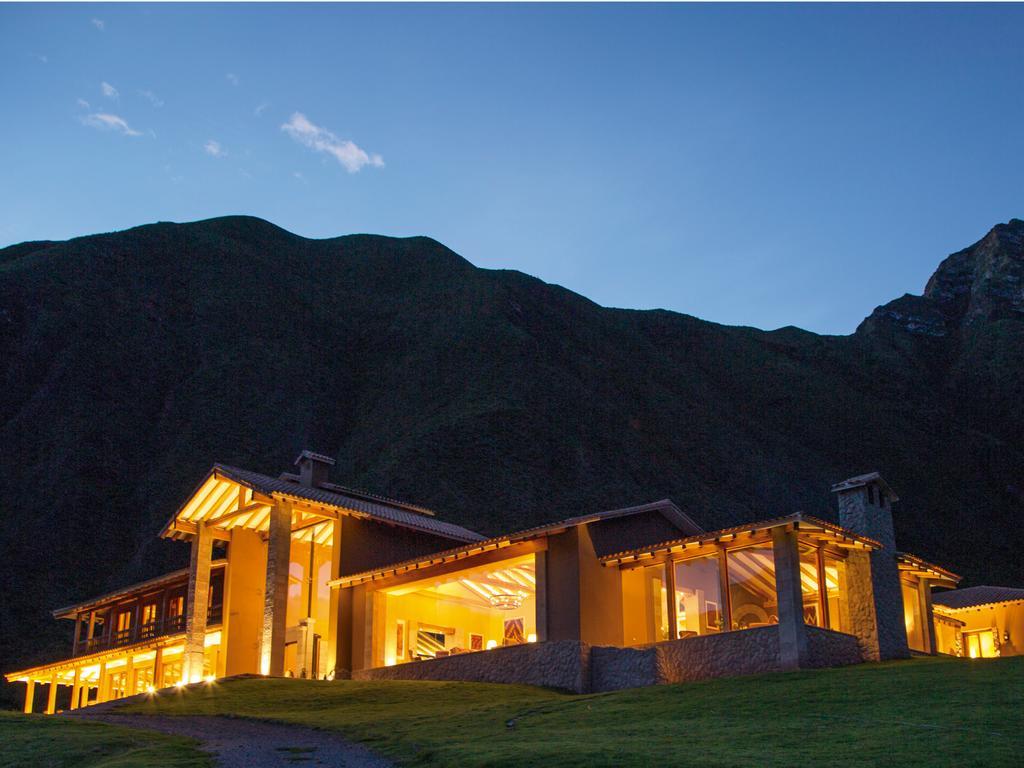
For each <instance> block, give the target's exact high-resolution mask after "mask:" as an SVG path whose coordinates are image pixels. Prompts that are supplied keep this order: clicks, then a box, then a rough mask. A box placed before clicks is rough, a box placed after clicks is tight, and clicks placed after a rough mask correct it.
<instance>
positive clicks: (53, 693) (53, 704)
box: [46, 672, 57, 715]
mask: <svg viewBox="0 0 1024 768" xmlns="http://www.w3.org/2000/svg"><path fill="white" fill-rule="evenodd" d="M56 711H57V673H56V672H54V673H53V674H52V675H50V690H49V693H48V694H47V696H46V714H48V715H52V714H53V713H54V712H56Z"/></svg>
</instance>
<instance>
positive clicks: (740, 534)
mask: <svg viewBox="0 0 1024 768" xmlns="http://www.w3.org/2000/svg"><path fill="white" fill-rule="evenodd" d="M787 526H791V527H792V528H793V529H794V530H796V531H798V532H799V533H802V534H807V535H810V536H811V537H813V538H815V539H818V540H821V541H825V542H828V543H831V544H834V545H835V546H837V547H841V548H843V549H858V550H874V549H881V546H882V545H881V543H879V542H877V541H875V540H874V539H869V538H868V537H867V536H861V535H859V534H856V533H854V532H853V531H849V530H847V529H845V528H842V527H840V526H838V525H834V524H833V523H829V522H826V521H825V520H819V519H818V518H816V517H811V516H810V515H805V514H803V513H802V512H798V513H796V514H793V515H788V516H786V517H777V518H774V519H772V520H764V521H761V522H757V523H749V524H746V525H738V526H734V527H732V528H723V529H721V530H718V531H708V532H706V533H701V534H697V535H695V536H688V537H686V538H681V539H673V540H672V541H665V542H661V543H659V544H653V545H649V546H645V547H638V548H637V549H632V550H627V551H625V552H616V553H614V554H611V555H606V556H605V557H602V558H601V563H602V565H604V566H606V567H611V566H622V565H632V564H633V563H640V562H644V561H647V560H655V559H659V558H661V557H665V556H670V555H674V554H679V553H682V552H685V551H687V550H698V549H700V548H701V547H704V546H708V545H717V544H728V543H731V542H736V541H740V540H742V539H743V538H746V537H749V536H753V535H755V534H758V533H762V532H765V531H770V530H771V529H772V528H783V527H787Z"/></svg>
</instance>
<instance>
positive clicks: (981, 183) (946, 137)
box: [0, 4, 1024, 333]
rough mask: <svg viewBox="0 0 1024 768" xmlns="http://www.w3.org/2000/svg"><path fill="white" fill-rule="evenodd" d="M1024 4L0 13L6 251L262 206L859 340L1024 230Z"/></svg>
mask: <svg viewBox="0 0 1024 768" xmlns="http://www.w3.org/2000/svg"><path fill="white" fill-rule="evenodd" d="M1022 37H1024V6H1019V5H1018V6H961V5H943V6H927V5H909V6H907V5H904V6H868V5H857V6H837V5H830V6H761V5H759V6H739V5H734V6H709V5H697V6H666V5H652V6H633V7H625V6H614V5H601V6H586V5H573V6H542V5H526V6H505V5H501V6H498V5H495V6H466V5H443V6H427V5H417V6H404V5H381V6H373V5H352V6H338V5H306V6H296V5H291V6H282V5H225V6H211V5H139V6H134V5H89V4H75V5H12V4H6V5H3V6H0V95H2V97H3V102H2V103H3V104H4V110H3V119H2V120H0V141H2V146H3V147H4V148H5V151H4V153H3V164H2V170H0V245H6V244H10V243H14V242H20V241H23V240H30V239H63V238H67V237H72V236H76V235H81V234H89V233H93V232H101V231H110V230H115V229H123V228H127V227H130V226H134V225H137V224H142V223H148V222H151V221H158V220H164V221H167V220H170V221H190V220H195V219H202V218H208V217H212V216H220V215H226V214H234V213H240V214H243V213H244V214H252V215H256V216H261V217H263V218H266V219H269V220H270V221H273V222H274V223H276V224H279V225H280V226H282V227H285V228H286V229H289V230H291V231H293V232H296V233H298V234H301V235H305V236H308V237H329V236H335V235H340V234H346V233H350V232H376V233H382V234H389V235H397V236H406V235H415V234H424V235H429V236H431V237H434V238H436V239H438V240H440V241H441V242H443V243H445V244H446V245H448V246H449V247H451V248H453V249H454V250H456V251H458V252H459V253H460V254H462V255H463V256H465V257H466V258H468V259H469V260H470V261H472V262H473V263H474V264H477V265H478V266H482V267H494V268H511V269H519V270H522V271H524V272H528V273H530V274H533V275H536V276H538V277H540V278H542V279H544V280H548V281H550V282H555V283H559V284H561V285H564V286H566V287H568V288H570V289H572V290H575V291H578V292H579V293H582V294H584V295H585V296H588V297H589V298H591V299H593V300H594V301H597V302H599V303H601V304H604V305H609V306H621V307H636V308H652V307H664V308H667V309H672V310H677V311H680V312H686V313H689V314H693V315H697V316H699V317H702V318H705V319H709V320H713V321H716V322H722V323H730V324H744V325H753V326H757V327H761V328H776V327H780V326H783V325H790V324H792V325H798V326H801V327H804V328H808V329H810V330H814V331H818V332H823V333H849V332H851V331H852V330H853V329H854V328H855V327H856V325H857V323H858V322H859V321H860V320H861V319H862V318H863V317H864V316H865V315H867V314H868V313H869V312H870V311H871V310H872V309H873V308H874V307H875V306H876V305H878V304H881V303H884V302H886V301H888V300H890V299H892V298H895V297H896V296H899V295H901V294H902V293H904V292H913V293H920V291H921V290H922V288H923V287H924V283H925V281H926V280H927V278H928V276H929V275H930V274H931V272H932V271H933V270H934V268H935V266H936V265H937V264H938V262H939V260H940V259H941V258H942V257H944V256H945V255H946V254H948V253H949V252H951V251H953V250H956V249H959V248H961V247H964V246H967V245H969V244H970V243H972V242H974V241H975V240H976V239H978V238H980V237H981V236H982V235H984V233H985V232H986V231H987V230H988V229H989V227H991V226H992V225H993V224H995V223H997V222H1000V221H1006V220H1007V219H1009V218H1011V217H1013V216H1017V217H1024V151H1022V147H1024V98H1022V97H1021V93H1022V90H1021V89H1022V82H1024V46H1022V45H1021V43H1020V41H1021V39H1022Z"/></svg>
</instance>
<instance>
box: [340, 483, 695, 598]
mask: <svg viewBox="0 0 1024 768" xmlns="http://www.w3.org/2000/svg"><path fill="white" fill-rule="evenodd" d="M655 511H656V512H660V513H662V514H663V515H665V517H666V518H667V519H669V520H671V521H672V522H673V523H675V524H676V525H677V526H678V527H679V528H680V529H681V530H698V531H700V530H703V529H702V528H701V527H700V526H699V525H697V523H695V522H694V521H693V520H692V519H691V518H690V516H689V515H687V514H686V513H685V512H683V511H682V510H680V509H679V507H677V506H676V505H675V504H674V503H673V502H672V501H670V500H669V499H662V500H660V501H653V502H650V503H649V504H640V505H638V506H635V507H623V508H621V509H609V510H606V511H604V512H594V513H592V514H589V515H578V516H576V517H569V518H566V519H565V520H559V521H557V522H554V523H545V524H543V525H537V526H534V527H533V528H526V529H524V530H521V531H516V532H515V533H507V534H504V535H502V536H493V537H491V538H489V539H484V540H482V541H476V542H474V543H473V544H472V545H469V546H462V547H453V548H451V549H445V550H442V551H440V552H434V553H431V554H429V555H423V556H422V557H418V558H413V559H410V560H403V561H401V562H398V563H394V564H391V565H386V566H384V567H382V568H376V569H374V570H370V571H363V572H361V573H353V574H351V575H348V576H342V577H341V578H340V579H335V580H333V581H331V582H329V583H330V586H332V587H348V586H354V585H356V584H362V583H364V582H367V581H374V580H376V579H381V578H385V577H386V576H392V575H396V574H398V573H404V572H407V571H412V570H417V569H419V568H425V567H427V566H430V565H434V564H436V563H441V562H451V561H452V560H461V559H462V558H466V557H471V556H473V555H477V554H480V553H482V552H486V551H489V550H493V549H501V548H503V547H507V546H510V545H511V544H517V543H519V542H523V541H529V540H531V539H536V538H540V537H541V536H548V535H551V534H555V533H561V532H563V531H566V530H568V529H569V528H573V527H575V526H577V525H585V524H587V523H597V522H600V521H602V520H612V519H617V518H622V517H626V516H628V515H636V514H641V513H644V512H655Z"/></svg>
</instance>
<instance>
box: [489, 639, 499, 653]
mask: <svg viewBox="0 0 1024 768" xmlns="http://www.w3.org/2000/svg"><path fill="white" fill-rule="evenodd" d="M497 647H498V641H497V640H488V641H487V650H488V651H493V650H494V649H495V648H497Z"/></svg>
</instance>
